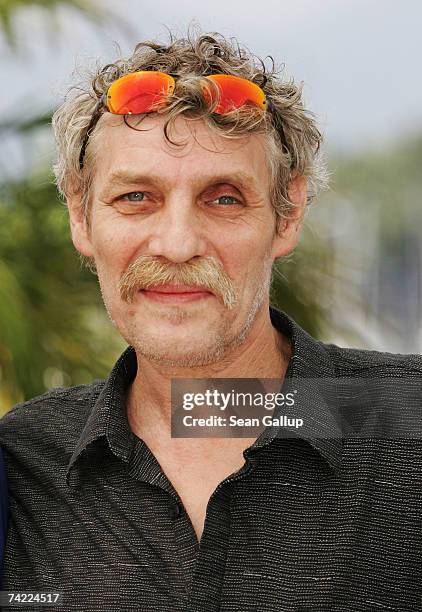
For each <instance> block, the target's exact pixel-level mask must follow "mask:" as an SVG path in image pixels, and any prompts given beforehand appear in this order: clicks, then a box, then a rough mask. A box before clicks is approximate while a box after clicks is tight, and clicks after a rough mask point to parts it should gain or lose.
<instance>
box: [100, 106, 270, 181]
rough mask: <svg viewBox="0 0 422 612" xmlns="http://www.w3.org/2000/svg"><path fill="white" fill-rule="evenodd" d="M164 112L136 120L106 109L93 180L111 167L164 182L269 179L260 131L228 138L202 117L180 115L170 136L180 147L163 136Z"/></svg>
mask: <svg viewBox="0 0 422 612" xmlns="http://www.w3.org/2000/svg"><path fill="white" fill-rule="evenodd" d="M165 120H166V118H165V117H164V116H158V115H151V116H147V117H145V118H144V119H143V120H142V121H141V122H139V119H138V118H136V117H129V118H128V123H129V125H131V126H132V127H133V128H136V129H131V128H130V127H128V126H127V125H126V124H125V123H124V121H123V117H121V116H117V115H113V114H111V113H105V114H104V115H103V116H102V117H101V121H100V122H99V125H98V130H96V131H95V132H94V134H93V138H92V142H91V144H92V158H91V159H93V164H94V181H96V180H98V181H100V182H103V181H105V180H106V179H107V176H109V175H110V174H111V173H115V172H116V171H117V172H118V171H120V170H123V171H131V170H133V171H139V170H142V173H146V172H150V173H151V174H154V175H155V176H156V175H159V176H162V178H163V180H166V179H168V180H169V181H170V180H172V179H173V180H178V181H179V182H180V181H181V180H186V181H188V180H194V179H200V178H201V176H206V175H207V174H209V175H211V174H215V173H222V172H224V174H226V175H229V174H230V173H234V174H239V173H244V174H245V175H249V176H251V177H253V178H254V181H255V182H256V186H259V185H260V184H261V185H264V184H265V185H266V184H267V183H268V165H267V152H266V146H265V144H266V141H265V136H264V135H263V134H258V133H255V134H247V135H245V136H242V137H240V138H236V139H229V138H225V137H224V136H221V135H219V134H216V133H215V132H213V131H212V130H211V128H209V126H208V125H207V124H206V123H205V122H204V121H203V120H202V119H195V120H188V119H186V118H185V117H182V116H179V117H177V118H176V120H175V122H174V124H173V126H172V127H171V128H170V129H169V132H168V134H169V137H170V138H171V140H173V141H174V142H177V143H183V146H179V147H175V146H172V145H171V144H170V143H169V142H168V141H167V140H166V138H165V135H164V131H163V128H164V124H165Z"/></svg>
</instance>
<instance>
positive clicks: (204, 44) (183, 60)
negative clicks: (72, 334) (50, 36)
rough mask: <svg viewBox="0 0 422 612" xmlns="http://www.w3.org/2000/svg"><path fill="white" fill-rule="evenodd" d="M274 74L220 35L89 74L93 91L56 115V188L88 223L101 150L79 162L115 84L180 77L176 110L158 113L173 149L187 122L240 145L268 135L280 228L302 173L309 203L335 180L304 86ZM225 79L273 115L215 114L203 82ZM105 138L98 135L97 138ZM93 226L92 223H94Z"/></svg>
mask: <svg viewBox="0 0 422 612" xmlns="http://www.w3.org/2000/svg"><path fill="white" fill-rule="evenodd" d="M270 59H271V60H272V69H271V70H268V69H267V68H266V67H265V63H264V62H263V60H262V59H260V58H259V57H257V56H255V55H254V54H252V53H251V52H250V51H249V50H247V49H246V48H244V47H241V46H240V45H239V43H238V42H237V40H236V39H235V38H230V39H226V38H225V37H224V36H223V35H221V34H219V33H217V32H213V33H209V34H204V33H191V32H188V34H187V36H186V38H176V37H175V36H174V35H173V34H172V33H171V32H170V40H169V42H168V44H162V43H158V42H152V41H144V42H140V43H139V44H137V45H136V47H135V49H134V52H133V54H132V55H131V56H130V57H129V58H128V59H122V58H121V59H118V60H116V61H115V62H114V63H112V64H108V65H106V66H104V67H103V68H99V69H98V68H97V70H96V71H95V72H90V73H88V76H87V80H86V81H85V83H82V84H78V85H76V86H73V87H71V88H70V90H69V92H68V94H67V96H66V98H65V100H64V102H63V104H62V105H61V106H60V107H59V108H58V109H57V111H56V112H55V113H54V115H53V120H52V124H53V130H54V134H55V138H56V143H57V150H58V156H57V161H56V163H55V164H54V173H55V177H56V183H57V187H58V190H59V192H60V194H61V195H62V196H64V197H66V196H67V195H69V194H71V193H78V194H80V195H81V198H82V205H83V209H84V212H85V214H86V216H87V218H88V215H87V213H88V209H89V191H90V184H91V181H92V172H93V167H94V166H95V163H94V162H95V154H94V147H93V146H92V145H91V146H90V144H89V143H90V141H88V145H87V149H86V157H85V164H84V166H83V167H82V168H81V167H80V163H79V156H80V152H81V148H82V146H83V144H84V141H86V138H87V131H88V128H89V125H90V122H91V119H92V116H93V112H94V109H95V107H96V105H97V103H98V100H99V99H100V98H101V96H102V95H103V94H104V93H105V92H106V91H107V89H108V87H109V86H110V84H111V83H113V81H115V80H116V79H117V78H119V77H121V76H123V75H124V74H127V73H130V72H134V71H137V70H159V71H161V72H166V73H171V74H172V75H173V76H174V75H176V76H177V78H176V87H175V90H174V92H173V93H172V94H171V95H170V97H169V100H168V104H167V105H166V106H165V107H163V108H160V109H159V110H158V111H157V112H158V113H160V114H165V116H166V122H165V124H164V134H165V137H166V139H167V140H168V141H170V142H172V144H173V145H176V146H179V145H178V143H174V142H173V141H171V139H170V137H169V135H168V128H169V127H171V124H172V123H173V122H174V121H175V119H176V118H177V117H178V116H179V115H184V116H185V117H187V118H192V119H197V118H202V119H203V120H204V121H205V122H206V124H207V125H208V126H209V128H211V129H212V130H214V131H215V132H217V133H218V134H219V135H221V136H224V137H226V138H232V139H233V138H238V137H241V136H244V135H245V134H247V133H252V132H255V133H256V132H258V133H263V134H265V135H266V140H267V151H268V155H267V161H268V164H269V169H270V175H271V184H270V195H271V202H272V205H273V207H274V209H275V212H276V218H277V227H278V222H279V221H280V218H282V217H286V215H288V213H289V212H291V210H292V209H293V207H294V204H293V203H292V202H290V201H289V199H288V191H287V188H288V183H289V180H290V179H291V173H292V172H293V171H294V170H296V171H297V172H298V173H299V174H301V175H303V176H305V177H306V178H307V180H308V203H310V202H311V201H312V200H313V198H314V197H315V195H316V194H317V193H318V192H319V191H320V190H321V189H323V188H325V187H326V185H327V172H326V167H325V163H324V160H323V157H322V155H321V151H320V146H321V142H322V135H321V133H320V131H319V130H318V128H317V126H316V123H315V118H314V115H313V114H312V113H311V112H309V111H308V110H306V109H305V108H304V105H303V101H302V85H296V84H295V83H294V81H293V79H290V80H289V81H284V80H283V79H282V78H281V77H280V76H278V75H279V72H280V71H278V70H276V68H275V64H274V60H273V59H272V58H270ZM215 73H223V74H231V75H235V76H239V77H243V78H245V79H248V80H250V81H253V82H254V83H257V84H258V85H260V87H261V88H262V89H263V91H264V93H265V94H266V96H267V100H269V103H270V107H269V110H268V111H267V112H265V113H263V112H262V111H261V110H260V109H258V108H255V107H251V106H247V107H242V108H239V109H234V110H233V111H230V112H229V113H227V114H224V115H218V114H215V113H214V114H213V110H214V108H215V102H214V103H213V102H211V103H210V102H206V101H205V100H204V97H203V96H202V90H201V79H202V78H203V77H204V76H206V75H209V74H215ZM96 130H98V128H97V127H94V130H93V131H94V132H95V131H96ZM88 224H89V219H88Z"/></svg>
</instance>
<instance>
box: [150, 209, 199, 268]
mask: <svg viewBox="0 0 422 612" xmlns="http://www.w3.org/2000/svg"><path fill="white" fill-rule="evenodd" d="M148 253H149V254H150V255H154V256H156V257H165V258H166V259H167V260H168V261H171V262H174V263H182V262H186V261H189V260H190V259H192V258H193V257H198V256H200V257H203V256H204V255H205V254H206V241H205V237H204V234H203V227H202V226H201V220H200V218H199V213H198V211H196V210H195V205H194V204H191V203H189V202H186V198H183V199H182V198H177V199H176V198H174V199H173V200H172V201H168V202H166V204H165V206H164V207H163V209H162V210H161V211H160V213H159V215H158V216H157V218H156V220H155V223H154V228H153V231H152V235H151V237H150V240H149V248H148Z"/></svg>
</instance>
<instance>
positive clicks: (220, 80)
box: [203, 74, 267, 115]
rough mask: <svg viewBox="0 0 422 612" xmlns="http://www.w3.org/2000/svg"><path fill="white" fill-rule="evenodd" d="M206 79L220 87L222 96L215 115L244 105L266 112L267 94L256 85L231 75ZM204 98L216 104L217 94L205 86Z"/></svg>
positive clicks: (215, 75) (216, 75) (210, 76)
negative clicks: (256, 107) (250, 105)
mask: <svg viewBox="0 0 422 612" xmlns="http://www.w3.org/2000/svg"><path fill="white" fill-rule="evenodd" d="M205 78H206V79H209V80H211V81H213V82H214V83H216V84H217V85H218V87H219V91H220V95H219V98H218V105H217V107H216V109H215V111H214V112H215V113H217V114H220V115H221V114H224V113H227V112H229V111H231V110H233V109H234V108H239V107H241V106H243V105H244V104H253V105H255V106H259V108H261V109H262V110H266V108H267V101H266V97H265V93H264V92H263V91H262V89H261V88H260V87H259V86H258V85H256V83H252V82H251V81H248V80H246V79H243V78H241V77H237V76H232V75H230V74H212V75H209V76H207V77H205ZM203 96H204V98H205V100H206V101H207V102H208V103H210V102H214V99H215V93H214V91H213V89H212V88H211V87H207V86H206V85H205V84H204V87H203Z"/></svg>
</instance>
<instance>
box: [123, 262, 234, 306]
mask: <svg viewBox="0 0 422 612" xmlns="http://www.w3.org/2000/svg"><path fill="white" fill-rule="evenodd" d="M168 283H174V284H182V285H192V286H194V287H198V288H199V289H205V290H207V291H211V292H212V293H213V294H214V295H215V296H216V297H217V298H218V299H219V300H220V301H221V302H222V303H223V304H224V306H225V307H226V308H228V309H229V310H231V309H232V308H234V306H235V305H236V303H237V294H236V289H235V287H234V284H233V281H232V279H231V278H230V276H229V275H228V274H227V272H226V271H225V270H224V268H223V267H222V265H221V264H220V263H219V262H218V261H217V260H215V259H214V258H213V257H211V256H208V257H202V258H201V259H198V260H194V259H193V260H192V261H189V262H186V263H182V264H174V263H168V262H167V261H163V260H162V259H160V258H159V257H155V256H153V255H141V256H139V257H137V258H136V259H135V260H134V261H133V262H132V263H131V264H130V265H129V266H128V268H127V270H126V271H125V272H124V274H123V275H122V277H121V279H120V282H119V292H120V297H121V299H122V300H123V301H124V302H127V303H128V304H131V303H132V302H133V298H134V296H135V294H136V293H137V292H138V291H139V290H140V289H149V288H150V287H157V286H160V285H165V284H168Z"/></svg>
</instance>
